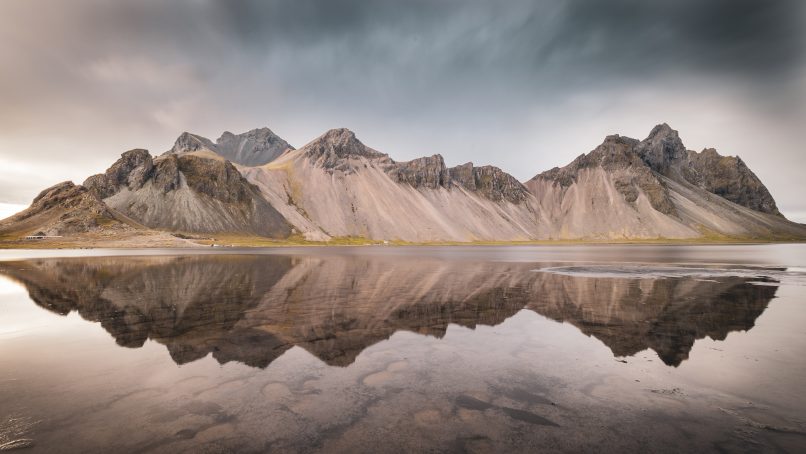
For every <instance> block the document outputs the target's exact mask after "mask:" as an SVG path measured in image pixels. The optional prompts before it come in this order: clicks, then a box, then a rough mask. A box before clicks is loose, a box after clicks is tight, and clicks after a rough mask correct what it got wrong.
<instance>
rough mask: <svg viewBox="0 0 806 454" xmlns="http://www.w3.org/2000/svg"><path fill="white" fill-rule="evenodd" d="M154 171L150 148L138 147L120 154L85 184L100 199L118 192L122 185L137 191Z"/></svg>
mask: <svg viewBox="0 0 806 454" xmlns="http://www.w3.org/2000/svg"><path fill="white" fill-rule="evenodd" d="M153 172H154V161H153V160H152V159H151V155H150V154H149V153H148V150H144V149H142V148H136V149H134V150H129V151H127V152H125V153H123V154H121V155H120V159H118V160H117V161H115V163H114V164H112V166H111V167H110V168H109V169H107V170H106V172H104V173H101V174H98V175H93V176H91V177H89V178H87V179H86V180H85V181H84V186H85V187H86V188H87V189H89V190H90V192H92V193H93V194H95V195H96V196H98V198H100V199H105V198H107V197H110V196H112V195H114V194H116V193H117V192H118V191H119V190H120V188H121V187H127V188H129V189H130V190H132V191H136V190H138V189H140V188H141V187H143V185H144V184H145V182H146V181H147V180H148V179H149V178H151V176H152V174H153Z"/></svg>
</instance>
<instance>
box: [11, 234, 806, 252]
mask: <svg viewBox="0 0 806 454" xmlns="http://www.w3.org/2000/svg"><path fill="white" fill-rule="evenodd" d="M802 243H806V239H802V238H781V239H777V238H774V239H767V238H689V239H674V238H652V239H607V240H588V239H585V240H572V239H567V240H528V241H466V242H464V241H432V242H408V241H399V240H370V239H366V238H356V237H347V238H334V239H333V240H331V241H307V240H275V239H270V238H260V237H220V238H215V239H211V238H187V237H186V238H181V237H174V236H172V235H160V236H159V237H158V238H153V237H150V236H149V237H141V238H120V239H110V238H107V239H103V240H98V239H80V238H76V239H59V240H51V239H41V240H0V250H48V249H50V250H60V249H62V250H82V249H121V250H137V249H239V248H248V249H261V248H283V247H306V248H307V247H310V248H318V247H373V246H374V247H462V246H464V247H468V246H471V247H472V246H476V247H478V246H482V247H484V246H487V247H489V246H503V247H507V246H608V245H621V246H629V245H635V246H641V245H645V246H648V245H651V246H698V245H704V246H707V245H753V244H802Z"/></svg>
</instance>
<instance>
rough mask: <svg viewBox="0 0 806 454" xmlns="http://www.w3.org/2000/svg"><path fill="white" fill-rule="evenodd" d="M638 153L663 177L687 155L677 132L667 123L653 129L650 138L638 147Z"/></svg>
mask: <svg viewBox="0 0 806 454" xmlns="http://www.w3.org/2000/svg"><path fill="white" fill-rule="evenodd" d="M637 151H638V154H639V155H640V156H641V159H643V160H644V162H646V163H647V165H649V166H650V167H652V169H653V170H655V171H656V172H658V173H661V174H663V175H667V174H669V172H670V171H671V170H672V169H673V168H674V164H675V163H676V162H679V161H681V160H682V159H685V157H686V155H687V154H686V147H685V146H684V145H683V141H682V140H680V136H679V135H678V133H677V131H675V130H674V129H672V128H671V127H670V126H669V125H667V124H666V123H661V124H659V125H657V126H655V127H654V128H652V131H650V133H649V136H647V138H646V139H644V140H642V141H641V143H640V144H639V145H638V149H637Z"/></svg>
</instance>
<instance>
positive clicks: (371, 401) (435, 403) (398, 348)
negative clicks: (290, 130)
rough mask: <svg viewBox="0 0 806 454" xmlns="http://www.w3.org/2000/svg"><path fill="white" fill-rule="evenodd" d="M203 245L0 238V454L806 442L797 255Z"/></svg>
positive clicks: (711, 446)
mask: <svg viewBox="0 0 806 454" xmlns="http://www.w3.org/2000/svg"><path fill="white" fill-rule="evenodd" d="M214 252H215V253H208V251H206V250H205V251H204V253H200V252H193V253H192V254H189V252H188V251H168V250H163V251H147V252H140V253H138V255H131V254H132V252H131V251H51V252H47V251H30V252H26V251H4V252H2V255H0V451H2V450H4V449H21V450H22V449H24V450H25V452H165V453H175V452H192V453H198V452H266V451H272V452H351V453H352V452H423V451H430V452H443V451H448V452H536V451H539V452H579V451H586V452H603V451H604V452H625V451H640V452H697V451H700V452H701V451H714V452H804V451H805V450H806V392H805V391H806V245H763V246H695V247H683V246H676V247H663V246H596V247H500V248H498V247H473V248H460V247H450V248H383V247H365V248H333V249H325V248H305V249H273V250H269V251H255V250H251V251H245V250H244V251H239V250H235V251H233V250H227V251H222V250H216V251H214ZM178 254H183V255H178ZM188 254H189V255H188ZM58 255H62V256H63V257H60V258H59V257H55V256H58ZM65 255H71V256H72V257H66V256H65ZM48 256H50V257H49V258H46V257H48Z"/></svg>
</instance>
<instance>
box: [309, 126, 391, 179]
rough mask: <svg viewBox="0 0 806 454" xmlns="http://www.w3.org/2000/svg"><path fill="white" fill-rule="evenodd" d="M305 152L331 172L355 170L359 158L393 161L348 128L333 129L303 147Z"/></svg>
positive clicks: (314, 161)
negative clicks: (362, 141) (359, 138)
mask: <svg viewBox="0 0 806 454" xmlns="http://www.w3.org/2000/svg"><path fill="white" fill-rule="evenodd" d="M301 150H302V151H303V154H304V155H305V156H307V157H308V158H310V160H311V161H312V162H313V163H315V164H316V165H318V166H320V167H322V168H324V169H327V170H328V171H329V172H331V173H332V172H334V171H341V172H347V173H350V172H355V170H356V163H355V162H354V161H355V160H356V159H358V158H366V159H370V160H379V161H382V162H383V163H384V164H386V163H389V162H391V160H390V159H389V156H388V155H386V154H383V153H381V152H379V151H377V150H373V149H372V148H370V147H368V146H366V145H364V144H363V143H361V141H360V140H358V139H357V138H356V137H355V133H354V132H352V131H350V130H349V129H346V128H340V129H331V130H329V131H327V132H326V133H324V134H322V135H321V136H319V137H317V138H316V139H314V140H313V141H311V142H310V143H308V144H306V145H305V146H304V147H303V148H301Z"/></svg>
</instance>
